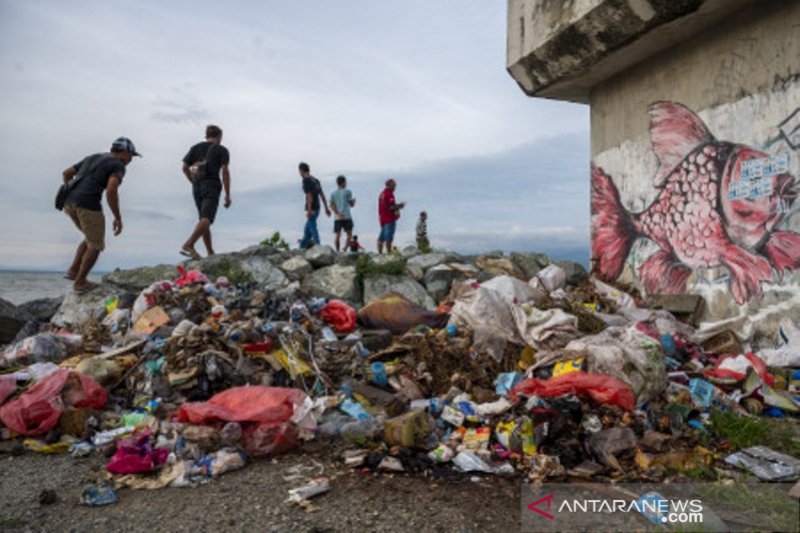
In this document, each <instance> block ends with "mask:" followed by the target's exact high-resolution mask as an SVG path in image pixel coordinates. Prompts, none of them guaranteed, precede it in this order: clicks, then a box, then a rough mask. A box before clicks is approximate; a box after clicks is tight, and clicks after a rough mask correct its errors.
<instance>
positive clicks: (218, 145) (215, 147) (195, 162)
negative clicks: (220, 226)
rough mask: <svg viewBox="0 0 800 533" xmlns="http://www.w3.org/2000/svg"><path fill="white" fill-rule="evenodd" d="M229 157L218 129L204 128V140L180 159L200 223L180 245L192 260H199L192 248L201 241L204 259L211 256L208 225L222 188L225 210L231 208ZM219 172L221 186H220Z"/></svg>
mask: <svg viewBox="0 0 800 533" xmlns="http://www.w3.org/2000/svg"><path fill="white" fill-rule="evenodd" d="M229 162H230V154H229V153H228V149H227V148H225V147H224V146H222V129H220V128H219V126H214V125H213V124H212V125H209V126H208V127H206V140H205V141H204V142H201V143H197V144H195V145H194V146H192V147H191V148H190V149H189V152H188V153H187V154H186V156H185V157H184V158H183V167H182V170H183V175H184V176H186V179H187V180H189V183H191V184H192V195H193V196H194V203H195V206H196V207H197V214H198V216H199V218H200V220H199V221H198V222H197V224H196V225H195V227H194V231H193V232H192V234H191V235H190V236H189V238H188V239H187V240H186V242H185V243H183V246H182V247H181V250H180V254H181V255H183V256H186V257H191V258H192V259H200V254H199V253H197V250H196V249H195V247H194V245H195V243H197V241H198V240H199V239H200V238H201V237H202V238H203V244H205V247H206V252H208V255H210V256H211V255H214V247H213V244H212V242H211V225H212V224H213V223H214V219H215V218H216V216H217V209H218V208H219V197H220V194H221V192H222V189H223V187H224V188H225V209H227V208H229V207H230V206H231V175H230V171H229V170H228V163H229ZM220 172H222V183H220Z"/></svg>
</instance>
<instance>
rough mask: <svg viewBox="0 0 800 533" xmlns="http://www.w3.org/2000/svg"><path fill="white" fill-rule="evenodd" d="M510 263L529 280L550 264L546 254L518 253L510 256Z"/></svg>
mask: <svg viewBox="0 0 800 533" xmlns="http://www.w3.org/2000/svg"><path fill="white" fill-rule="evenodd" d="M511 261H512V262H513V263H514V264H515V265H516V266H517V268H519V269H520V270H521V271H522V272H523V273H524V274H525V277H526V278H528V279H530V278H532V277H533V276H535V275H536V274H538V273H539V271H540V270H541V269H543V268H544V267H546V266H547V265H549V264H550V263H551V261H550V258H549V257H547V254H535V253H520V252H514V253H512V254H511Z"/></svg>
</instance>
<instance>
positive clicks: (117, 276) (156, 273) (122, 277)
mask: <svg viewBox="0 0 800 533" xmlns="http://www.w3.org/2000/svg"><path fill="white" fill-rule="evenodd" d="M178 275H179V274H178V271H177V270H176V269H175V265H155V266H150V267H142V268H131V269H128V270H120V269H117V270H115V271H114V272H112V273H110V274H106V275H105V276H103V283H107V284H109V285H114V286H115V287H119V288H120V289H125V290H128V291H133V292H139V291H141V290H143V289H146V288H147V287H149V286H150V285H152V284H153V283H155V282H156V281H163V280H173V279H175V278H177V277H178Z"/></svg>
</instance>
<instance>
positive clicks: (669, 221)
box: [591, 102, 800, 304]
mask: <svg viewBox="0 0 800 533" xmlns="http://www.w3.org/2000/svg"><path fill="white" fill-rule="evenodd" d="M649 114H650V139H651V143H652V147H653V151H654V152H655V155H656V158H657V160H658V163H659V166H658V171H657V173H656V176H655V180H654V183H655V185H656V187H657V188H658V189H659V190H660V192H659V193H658V195H657V197H656V199H655V200H654V201H653V202H652V203H651V204H650V206H649V207H647V208H646V209H645V210H644V211H642V212H640V213H631V212H629V211H628V210H626V209H625V207H624V206H623V205H622V203H621V202H620V196H619V191H618V190H617V187H616V185H615V184H614V182H613V181H612V179H611V177H610V176H609V175H608V174H606V172H605V171H604V170H603V169H602V168H600V167H599V166H597V165H595V164H594V163H592V177H591V179H592V188H591V203H592V207H591V213H592V261H593V264H594V265H593V266H594V269H595V271H596V272H597V273H598V274H599V275H600V276H601V277H602V278H605V279H616V278H618V277H619V276H620V274H621V273H622V270H623V268H624V266H625V261H626V259H627V257H628V254H629V252H630V250H631V246H632V245H633V243H634V241H635V240H636V239H637V238H640V237H645V238H647V239H650V240H651V241H652V242H653V243H655V244H656V245H657V247H658V248H659V250H658V251H657V252H655V253H654V254H653V255H651V256H650V257H649V258H647V259H646V260H645V261H644V263H642V264H641V265H640V266H639V267H638V269H637V271H636V275H637V276H638V278H639V280H640V282H641V283H642V285H643V287H644V289H645V291H646V292H647V293H648V294H656V293H661V294H680V293H684V292H686V284H687V281H688V279H689V276H690V275H691V274H692V271H693V270H694V269H696V268H701V267H707V268H710V267H719V266H724V267H726V268H727V270H728V272H729V273H730V281H729V286H730V291H731V294H732V295H733V298H734V299H735V300H736V302H737V303H739V304H742V303H745V302H747V301H748V300H750V299H751V298H752V297H754V296H757V295H758V294H760V293H761V283H762V282H764V281H769V280H771V279H772V276H773V271H774V272H775V273H776V274H777V275H779V276H780V275H782V274H783V273H784V272H785V271H787V270H794V269H797V268H798V267H800V235H798V234H797V233H794V232H792V231H781V230H777V229H776V226H777V225H778V224H779V223H780V222H781V221H782V220H783V219H784V216H785V215H786V213H787V212H788V211H789V209H790V208H791V207H792V205H793V204H794V202H795V201H796V200H797V196H798V193H800V183H798V181H797V180H796V178H795V177H794V176H792V175H791V174H790V173H789V172H788V167H789V164H788V157H789V155H788V154H785V156H783V157H776V156H770V155H769V154H766V153H764V152H762V151H759V150H757V149H755V148H752V147H750V146H747V145H743V144H735V143H732V142H726V141H718V140H716V139H715V138H714V136H713V135H712V134H711V132H710V131H709V130H708V128H707V127H706V125H705V124H704V123H703V121H702V120H701V119H700V118H699V117H698V116H697V115H696V114H694V113H693V112H692V111H691V110H690V109H688V108H687V107H685V106H683V105H681V104H678V103H675V102H657V103H655V104H653V105H652V106H650V109H649Z"/></svg>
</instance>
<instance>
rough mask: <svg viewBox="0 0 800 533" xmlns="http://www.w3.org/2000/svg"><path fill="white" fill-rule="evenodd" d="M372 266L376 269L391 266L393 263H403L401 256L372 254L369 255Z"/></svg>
mask: <svg viewBox="0 0 800 533" xmlns="http://www.w3.org/2000/svg"><path fill="white" fill-rule="evenodd" d="M370 260H371V261H372V264H373V265H375V266H378V267H382V266H386V265H391V264H393V263H401V262H403V261H404V259H403V257H402V256H399V255H397V254H372V255H370Z"/></svg>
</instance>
